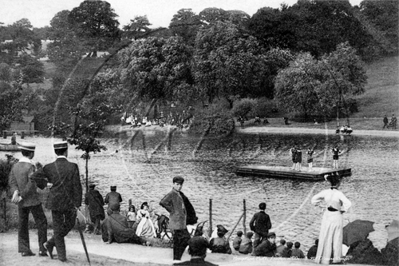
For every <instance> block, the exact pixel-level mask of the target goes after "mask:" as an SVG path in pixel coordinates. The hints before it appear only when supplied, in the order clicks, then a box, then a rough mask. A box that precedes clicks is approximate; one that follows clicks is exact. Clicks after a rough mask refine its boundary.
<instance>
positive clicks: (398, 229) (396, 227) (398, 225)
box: [386, 220, 399, 242]
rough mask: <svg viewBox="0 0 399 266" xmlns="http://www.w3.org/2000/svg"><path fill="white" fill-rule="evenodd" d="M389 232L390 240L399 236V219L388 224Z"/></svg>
mask: <svg viewBox="0 0 399 266" xmlns="http://www.w3.org/2000/svg"><path fill="white" fill-rule="evenodd" d="M386 229H387V232H388V242H390V241H391V240H393V239H395V238H398V237H399V221H398V220H393V221H392V223H391V224H390V225H387V226H386Z"/></svg>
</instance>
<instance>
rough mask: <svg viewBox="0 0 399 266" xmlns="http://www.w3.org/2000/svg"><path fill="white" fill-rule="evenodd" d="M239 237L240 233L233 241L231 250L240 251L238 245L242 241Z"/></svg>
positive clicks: (239, 232)
mask: <svg viewBox="0 0 399 266" xmlns="http://www.w3.org/2000/svg"><path fill="white" fill-rule="evenodd" d="M241 237H242V231H238V232H237V236H236V237H235V238H234V240H233V248H234V249H235V250H237V251H238V250H239V249H240V244H241V241H242V238H241Z"/></svg>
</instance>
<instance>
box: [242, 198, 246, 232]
mask: <svg viewBox="0 0 399 266" xmlns="http://www.w3.org/2000/svg"><path fill="white" fill-rule="evenodd" d="M243 204H244V217H243V219H242V227H243V228H244V235H246V234H247V228H246V226H245V224H246V218H247V206H246V203H245V199H244V200H243Z"/></svg>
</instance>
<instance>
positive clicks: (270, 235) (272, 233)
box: [267, 232, 276, 238]
mask: <svg viewBox="0 0 399 266" xmlns="http://www.w3.org/2000/svg"><path fill="white" fill-rule="evenodd" d="M270 237H274V238H276V233H274V232H270V233H268V234H267V238H270Z"/></svg>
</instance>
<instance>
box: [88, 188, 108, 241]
mask: <svg viewBox="0 0 399 266" xmlns="http://www.w3.org/2000/svg"><path fill="white" fill-rule="evenodd" d="M95 187H96V185H94V184H90V185H89V189H90V190H89V191H88V192H87V193H86V195H85V204H86V205H88V206H89V213H90V219H91V221H92V223H94V230H93V232H94V234H96V235H99V234H100V229H101V227H100V222H101V221H102V220H104V218H105V213H104V207H103V206H104V200H103V196H101V194H100V192H99V191H98V190H97V189H95Z"/></svg>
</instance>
